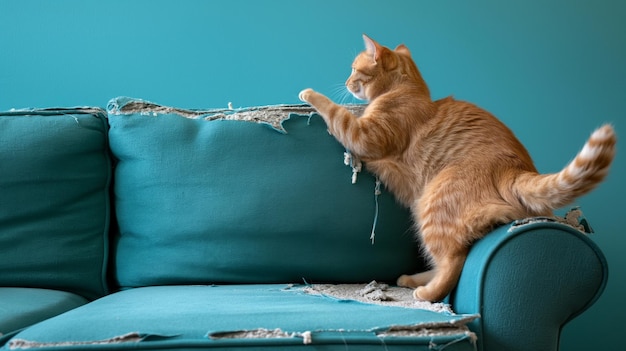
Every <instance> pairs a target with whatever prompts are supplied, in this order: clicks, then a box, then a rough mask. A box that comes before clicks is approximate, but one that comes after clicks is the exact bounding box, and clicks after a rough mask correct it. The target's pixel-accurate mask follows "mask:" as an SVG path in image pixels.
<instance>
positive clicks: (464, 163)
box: [300, 35, 616, 301]
mask: <svg viewBox="0 0 626 351" xmlns="http://www.w3.org/2000/svg"><path fill="white" fill-rule="evenodd" d="M363 38H364V40H365V47H366V49H365V51H363V52H362V53H360V54H359V55H358V56H357V57H356V59H355V60H354V63H353V64H352V74H351V75H350V77H349V78H348V80H347V81H346V86H347V88H348V90H349V91H350V92H351V93H352V94H353V95H354V96H355V97H357V98H358V99H361V100H368V101H369V105H368V106H367V108H366V109H365V111H364V113H363V116H361V117H359V118H357V117H356V116H354V115H353V114H351V113H350V112H349V111H348V110H346V109H345V108H344V107H342V106H340V105H337V104H335V103H333V102H332V101H331V100H329V99H328V98H327V97H325V96H324V95H321V94H319V93H317V92H315V91H313V90H311V89H305V90H303V91H302V92H301V93H300V99H301V100H302V101H305V102H307V103H309V104H310V105H311V106H313V107H314V108H315V109H316V110H317V111H318V112H319V113H320V114H321V115H322V117H323V118H324V121H325V122H326V124H327V125H328V130H329V132H330V133H331V134H332V135H333V136H335V138H337V140H338V141H339V142H341V143H342V144H343V145H344V146H345V147H346V148H347V149H348V150H350V151H351V152H352V153H353V154H354V155H356V156H358V157H359V158H360V159H361V160H363V161H364V162H365V164H366V166H367V168H368V169H369V170H370V171H371V172H373V173H374V174H376V175H377V176H378V178H379V179H380V180H381V181H382V182H383V184H385V186H386V188H387V189H388V190H389V191H391V192H392V193H393V194H394V196H395V197H396V199H397V200H398V201H399V202H401V203H402V204H404V205H405V206H407V207H409V208H410V209H411V212H412V214H413V217H414V220H415V223H417V224H418V228H417V229H418V236H419V238H420V239H421V242H422V244H423V247H424V251H425V252H426V254H427V256H428V257H429V259H430V263H431V266H432V268H433V269H432V270H431V271H428V272H423V273H418V274H415V275H412V276H408V275H403V276H401V277H400V278H399V279H398V285H401V286H408V287H412V288H416V289H415V290H414V292H413V295H414V297H415V298H417V299H420V300H429V301H438V300H441V299H443V298H444V297H445V296H446V295H447V294H448V293H449V292H450V291H451V290H452V289H453V288H454V286H455V285H456V284H457V281H458V279H459V276H460V274H461V270H462V268H463V264H464V262H465V259H466V257H467V254H468V250H469V247H470V245H471V244H472V243H473V242H475V241H476V240H478V239H480V238H482V237H483V236H484V235H485V234H486V233H488V232H489V231H490V230H491V229H493V228H494V227H495V226H497V225H500V224H504V223H508V222H511V221H512V220H515V219H521V218H526V217H532V216H551V215H552V210H553V209H555V208H558V207H561V206H564V205H566V204H568V203H570V202H572V201H573V200H574V199H575V198H576V197H578V196H581V195H583V194H585V193H587V192H588V191H590V190H591V189H593V188H594V187H595V186H596V185H598V183H600V182H601V181H602V180H603V179H604V177H605V176H606V175H607V173H608V169H609V165H610V164H611V161H612V160H613V156H614V153H615V143H616V137H615V133H614V130H613V128H612V127H611V126H610V125H604V126H602V127H600V128H599V129H597V130H596V131H595V132H594V133H593V134H592V135H591V137H590V138H589V140H588V141H587V143H586V144H585V146H584V148H583V149H582V150H581V151H580V153H579V154H578V155H577V156H576V158H575V159H574V160H573V161H571V162H570V163H569V164H568V165H567V166H566V167H565V168H564V169H563V170H562V171H560V172H558V173H554V174H545V175H542V174H538V173H537V170H536V169H535V166H534V165H533V162H532V160H531V158H530V156H529V154H528V152H527V151H526V149H525V148H524V146H523V145H522V144H521V143H520V142H519V141H518V140H517V138H516V137H515V136H514V135H513V133H512V132H511V131H510V130H509V129H508V128H507V127H506V126H505V125H504V124H503V123H502V122H500V121H499V120H498V119H496V118H495V117H494V116H492V115H491V114H489V112H487V111H485V110H483V109H481V108H479V107H477V106H475V105H473V104H470V103H467V102H463V101H458V100H454V99H453V98H451V97H448V98H445V99H441V100H437V101H432V100H431V97H430V92H429V90H428V87H427V85H426V83H425V82H424V80H423V79H422V76H421V75H420V73H419V71H418V69H417V67H416V66H415V63H413V60H412V59H411V55H410V52H409V50H408V49H407V47H406V46H404V45H400V46H398V47H397V48H396V49H395V50H391V49H389V48H387V47H383V46H381V45H379V44H378V43H376V42H375V41H373V40H372V39H370V38H368V37H367V36H365V35H364V36H363Z"/></svg>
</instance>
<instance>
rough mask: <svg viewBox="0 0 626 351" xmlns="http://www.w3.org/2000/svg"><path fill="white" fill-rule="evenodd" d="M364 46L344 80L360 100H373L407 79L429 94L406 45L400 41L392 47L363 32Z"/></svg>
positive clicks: (422, 91) (349, 89)
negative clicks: (383, 44)
mask: <svg viewBox="0 0 626 351" xmlns="http://www.w3.org/2000/svg"><path fill="white" fill-rule="evenodd" d="M363 40H364V41H365V50H364V51H363V52H361V53H360V54H359V55H357V57H356V58H355V59H354V62H353V63H352V73H351V74H350V77H348V80H347V81H346V87H347V88H348V91H350V93H351V94H352V95H354V97H356V98H357V99H360V100H370V101H371V100H373V99H374V98H376V97H377V96H380V95H381V94H383V93H385V92H387V91H389V90H390V89H393V87H394V85H395V84H396V83H398V82H403V81H404V82H406V80H409V81H410V82H412V83H414V84H416V85H417V86H419V89H420V92H421V93H423V94H426V95H428V97H430V93H429V91H428V87H427V86H426V83H425V82H424V80H423V79H422V76H421V75H420V73H419V70H418V69H417V66H415V63H414V62H413V59H412V58H411V52H410V51H409V49H408V48H407V47H406V46H405V45H403V44H401V45H398V47H396V48H395V49H394V50H391V49H389V48H387V47H385V46H382V45H380V44H378V43H377V42H375V41H374V40H373V39H371V38H370V37H368V36H367V35H365V34H363Z"/></svg>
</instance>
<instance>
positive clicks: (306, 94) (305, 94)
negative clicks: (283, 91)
mask: <svg viewBox="0 0 626 351" xmlns="http://www.w3.org/2000/svg"><path fill="white" fill-rule="evenodd" d="M313 93H315V91H313V89H310V88H308V89H304V90H302V91H301V92H300V94H298V98H299V99H300V100H301V101H303V102H307V103H310V99H311V95H313Z"/></svg>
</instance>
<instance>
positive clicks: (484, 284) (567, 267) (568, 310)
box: [449, 222, 608, 351]
mask: <svg viewBox="0 0 626 351" xmlns="http://www.w3.org/2000/svg"><path fill="white" fill-rule="evenodd" d="M607 277H608V266H607V262H606V259H605V257H604V255H603V254H602V252H601V251H600V249H599V248H598V246H597V245H596V244H595V243H594V242H592V241H591V240H590V239H589V238H588V237H587V235H585V234H583V233H581V232H579V231H578V230H576V229H574V228H572V227H569V226H567V225H564V224H560V223H552V222H538V223H531V224H525V225H521V226H512V225H507V226H504V227H500V228H498V229H496V230H494V231H493V232H492V233H490V234H489V235H487V236H486V237H485V238H483V239H482V240H480V241H478V242H477V243H476V244H475V245H474V246H473V247H472V249H471V251H470V254H469V256H468V258H467V261H466V263H465V267H464V269H463V273H462V275H461V278H460V281H459V284H458V286H457V288H456V289H455V291H453V292H452V293H451V294H450V297H449V298H450V303H451V304H452V305H453V306H454V309H455V311H457V312H458V313H479V314H480V315H481V318H480V319H478V320H476V321H474V322H473V323H472V324H471V325H470V329H472V331H474V332H476V333H477V335H478V336H479V337H478V350H509V351H515V350H558V348H559V336H560V332H561V330H562V328H563V326H564V325H565V324H566V323H567V322H569V321H570V320H572V319H573V318H575V317H576V316H578V315H579V314H581V313H582V312H584V311H585V310H586V309H587V308H588V307H589V306H591V305H592V304H593V303H594V302H595V301H596V300H597V299H598V298H599V297H600V295H601V294H602V292H603V290H604V288H605V286H606V282H607Z"/></svg>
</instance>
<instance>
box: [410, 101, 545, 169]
mask: <svg viewBox="0 0 626 351" xmlns="http://www.w3.org/2000/svg"><path fill="white" fill-rule="evenodd" d="M433 104H434V109H435V112H434V115H433V118H431V119H430V120H429V121H428V123H427V124H426V125H425V126H423V127H424V128H423V129H422V131H421V132H418V134H420V137H419V138H417V139H419V140H417V141H418V143H419V146H418V145H414V146H417V147H414V148H413V150H414V151H417V152H420V153H426V154H430V155H432V156H435V157H430V158H429V159H431V160H437V161H438V162H442V163H449V162H474V163H492V162H501V161H503V160H516V163H519V164H520V166H522V168H527V167H528V166H529V167H531V168H534V166H532V160H531V158H530V155H529V154H528V152H527V151H526V149H525V148H524V146H523V145H522V143H521V142H520V141H519V140H518V139H517V137H516V136H515V135H514V133H513V132H512V131H511V130H510V129H509V128H508V127H507V126H506V125H505V124H504V123H502V122H501V121H500V120H499V119H498V118H496V117H495V116H494V115H492V114H491V113H489V112H488V111H487V110H485V109H483V108H481V107H479V106H477V105H475V104H473V103H470V102H467V101H463V100H456V99H454V98H453V97H446V98H443V99H440V100H436V101H434V102H433Z"/></svg>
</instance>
